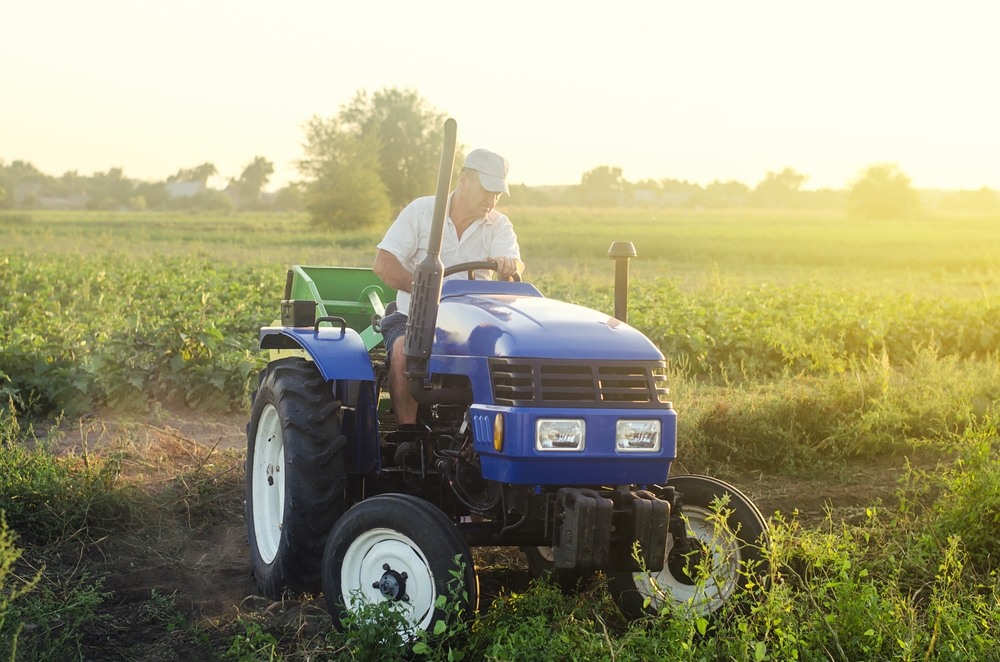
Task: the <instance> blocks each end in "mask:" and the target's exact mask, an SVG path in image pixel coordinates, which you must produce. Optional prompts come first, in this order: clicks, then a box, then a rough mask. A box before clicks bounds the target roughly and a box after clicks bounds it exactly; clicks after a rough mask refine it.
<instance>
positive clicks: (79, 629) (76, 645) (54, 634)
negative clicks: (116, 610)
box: [0, 574, 110, 660]
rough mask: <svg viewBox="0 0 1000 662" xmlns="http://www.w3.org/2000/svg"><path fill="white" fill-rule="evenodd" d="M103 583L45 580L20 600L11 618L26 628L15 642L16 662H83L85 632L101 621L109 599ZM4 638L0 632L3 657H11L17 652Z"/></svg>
mask: <svg viewBox="0 0 1000 662" xmlns="http://www.w3.org/2000/svg"><path fill="white" fill-rule="evenodd" d="M103 583H104V580H103V579H93V578H91V577H89V576H87V575H86V574H84V575H83V576H81V577H79V578H78V579H72V580H69V581H65V582H54V581H46V580H42V581H41V582H40V583H39V584H38V586H36V587H35V589H34V590H33V591H32V592H31V593H29V594H27V595H25V596H24V597H23V598H21V599H20V600H18V602H17V603H16V605H15V606H14V608H13V609H12V610H11V614H10V617H11V618H12V619H13V622H14V623H16V624H18V626H23V627H22V629H21V636H20V637H19V639H18V641H17V642H16V647H17V655H16V659H18V660H81V659H83V651H82V648H81V645H82V641H83V637H84V633H85V629H86V628H87V627H88V626H90V625H91V624H93V623H94V621H96V620H97V619H98V618H99V615H98V613H97V612H98V609H99V607H100V606H101V604H102V603H103V602H104V601H105V600H107V599H108V598H109V597H110V594H108V593H104V592H102V591H101V586H102V584H103ZM2 634H3V633H2V630H0V657H2V656H6V655H9V654H11V653H12V651H13V648H14V644H13V643H12V642H9V640H7V638H6V637H4V636H2ZM8 645H9V647H8Z"/></svg>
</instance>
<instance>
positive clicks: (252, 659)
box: [226, 619, 283, 662]
mask: <svg viewBox="0 0 1000 662" xmlns="http://www.w3.org/2000/svg"><path fill="white" fill-rule="evenodd" d="M238 624H239V625H240V626H242V627H243V632H242V633H241V634H238V635H236V636H235V637H234V638H233V640H232V642H231V643H230V645H229V649H228V650H227V651H226V657H227V658H228V659H232V660H237V662H258V660H267V661H268V662H281V660H282V659H283V658H282V657H281V655H279V654H278V652H277V646H278V640H277V639H275V638H274V636H273V635H272V634H270V633H268V632H266V631H265V630H264V629H263V628H262V627H261V626H260V623H257V622H255V621H245V620H243V619H240V620H239V621H238Z"/></svg>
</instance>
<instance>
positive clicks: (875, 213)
mask: <svg viewBox="0 0 1000 662" xmlns="http://www.w3.org/2000/svg"><path fill="white" fill-rule="evenodd" d="M847 205H848V209H849V210H850V212H851V215H852V216H855V217H857V218H864V219H876V218H899V217H901V216H904V215H905V214H908V213H910V212H913V211H915V210H917V209H919V208H920V196H919V195H918V194H917V192H916V190H914V188H913V186H912V184H911V182H910V178H909V177H907V176H906V175H905V174H904V173H903V171H902V170H900V169H899V166H898V165H897V164H895V163H876V164H875V165H872V166H869V167H867V168H865V169H863V170H861V171H860V172H859V173H858V174H857V176H856V177H855V178H854V179H853V180H852V181H851V183H850V185H849V186H848V191H847Z"/></svg>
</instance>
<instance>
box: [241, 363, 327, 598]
mask: <svg viewBox="0 0 1000 662" xmlns="http://www.w3.org/2000/svg"><path fill="white" fill-rule="evenodd" d="M339 410H340V402H339V401H337V400H336V399H335V398H334V395H333V391H332V389H331V385H330V384H329V383H328V382H327V381H326V380H324V379H323V376H322V375H320V373H319V371H318V370H317V369H316V366H315V365H314V364H313V363H312V362H311V361H307V360H305V359H302V358H295V357H293V358H288V359H281V360H279V361H274V362H272V363H269V364H268V366H267V367H266V368H265V369H264V370H263V371H261V373H260V378H259V382H258V388H257V390H256V391H255V392H254V394H253V404H252V408H251V416H250V423H249V424H248V425H247V461H246V517H247V530H248V532H249V537H248V543H249V545H250V563H251V566H252V568H253V575H254V578H255V579H256V580H257V586H258V588H259V589H260V592H261V594H262V595H264V596H266V597H268V598H271V599H272V600H278V599H280V598H281V597H282V595H283V594H284V593H285V592H286V591H287V592H290V593H302V592H317V591H318V590H319V588H320V584H321V568H322V561H323V548H324V546H325V545H326V539H327V536H328V535H329V533H330V529H332V528H333V525H334V524H335V523H336V522H337V520H338V519H340V517H341V515H343V514H344V510H345V509H346V504H345V501H344V490H345V488H346V487H347V470H346V466H345V460H344V446H345V444H346V443H347V439H346V438H345V437H344V435H343V434H341V431H340V417H339ZM268 437H270V438H271V441H267V440H266V439H267V438H268ZM278 437H280V439H278ZM258 438H260V443H259V445H258ZM273 442H279V443H280V448H279V447H278V446H274V447H272V446H271V445H270V444H271V443H273ZM279 451H280V454H279ZM258 459H259V460H260V464H259V465H258V464H257V463H256V461H257V460H258ZM269 460H270V462H269ZM274 468H277V471H274ZM282 469H283V471H284V473H283V474H282ZM264 479H267V481H268V483H267V487H265V483H264ZM255 481H256V482H255ZM255 487H256V491H255ZM272 489H274V490H275V491H274V492H271V491H270V490H272ZM255 494H256V495H257V496H256V497H255ZM258 524H260V526H258ZM275 524H277V527H275ZM258 528H259V529H260V531H258Z"/></svg>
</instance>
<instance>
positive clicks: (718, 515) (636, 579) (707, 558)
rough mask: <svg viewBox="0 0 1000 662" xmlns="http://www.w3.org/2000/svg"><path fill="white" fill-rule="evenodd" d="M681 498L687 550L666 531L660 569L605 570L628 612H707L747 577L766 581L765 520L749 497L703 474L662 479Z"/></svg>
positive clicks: (733, 595) (732, 596) (737, 592)
mask: <svg viewBox="0 0 1000 662" xmlns="http://www.w3.org/2000/svg"><path fill="white" fill-rule="evenodd" d="M667 485H672V486H674V487H675V488H676V490H677V491H678V492H680V493H681V495H682V496H683V498H684V509H683V515H684V520H685V528H686V529H687V543H688V552H687V553H685V554H683V555H682V554H679V553H677V545H676V542H675V541H674V538H673V536H672V535H670V534H668V535H667V562H666V564H665V565H664V567H663V570H661V571H660V572H653V573H645V572H621V571H613V572H610V573H608V580H609V581H608V589H609V590H610V592H611V595H612V597H614V599H615V602H617V603H618V606H619V607H620V608H621V610H622V611H623V612H624V613H625V614H626V615H628V616H630V617H632V618H640V617H642V616H645V615H649V614H658V613H660V611H661V610H662V609H663V608H664V607H665V606H670V607H672V608H673V609H675V610H677V611H679V612H680V613H684V614H688V615H692V616H698V617H710V616H712V615H713V614H715V613H716V612H718V611H719V610H720V609H722V606H723V605H724V604H726V603H727V602H729V601H730V600H736V599H739V598H740V597H741V596H742V594H745V591H746V589H747V588H748V587H749V585H750V584H751V582H752V583H754V584H758V585H761V584H764V583H765V582H766V581H767V574H768V568H767V555H766V554H765V550H766V548H767V546H768V536H767V522H766V521H765V520H764V518H763V517H762V516H761V514H760V511H759V510H757V507H756V506H754V505H753V502H751V501H750V499H748V498H747V497H745V496H744V495H743V494H742V493H740V491H739V490H737V489H736V488H735V487H733V486H732V485H728V484H726V483H724V482H722V481H721V480H717V479H715V478H709V477H708V476H676V477H672V478H670V479H669V480H668V481H667Z"/></svg>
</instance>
